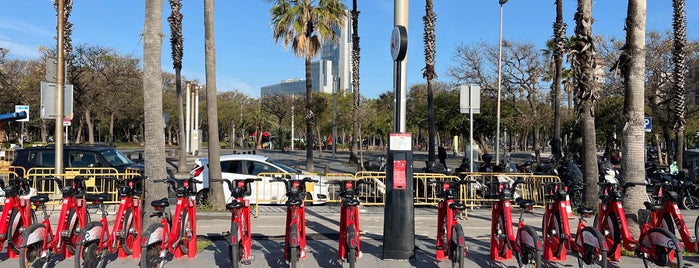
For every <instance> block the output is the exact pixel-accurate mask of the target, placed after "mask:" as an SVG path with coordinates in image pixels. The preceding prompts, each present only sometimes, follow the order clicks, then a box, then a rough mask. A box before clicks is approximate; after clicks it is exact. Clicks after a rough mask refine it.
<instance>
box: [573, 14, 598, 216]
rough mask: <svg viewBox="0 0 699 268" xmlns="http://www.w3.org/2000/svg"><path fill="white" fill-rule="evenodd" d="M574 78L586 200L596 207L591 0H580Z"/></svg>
mask: <svg viewBox="0 0 699 268" xmlns="http://www.w3.org/2000/svg"><path fill="white" fill-rule="evenodd" d="M575 22H576V26H575V35H576V38H577V39H576V40H577V42H576V43H575V48H574V49H575V50H576V53H577V54H576V55H575V60H574V62H573V66H574V69H575V81H576V82H577V90H576V97H577V99H578V100H579V101H580V105H579V107H578V116H579V118H580V120H581V121H582V135H583V173H584V177H585V182H586V183H587V186H585V201H586V202H587V204H588V205H589V206H593V207H594V206H597V203H599V198H598V197H597V194H598V192H599V186H598V185H597V182H598V176H599V174H598V172H597V170H598V168H597V138H596V136H595V133H596V132H595V114H594V109H595V102H596V100H597V95H598V92H597V81H595V69H596V63H595V44H594V39H593V36H592V22H593V19H592V0H578V10H577V13H576V14H575Z"/></svg>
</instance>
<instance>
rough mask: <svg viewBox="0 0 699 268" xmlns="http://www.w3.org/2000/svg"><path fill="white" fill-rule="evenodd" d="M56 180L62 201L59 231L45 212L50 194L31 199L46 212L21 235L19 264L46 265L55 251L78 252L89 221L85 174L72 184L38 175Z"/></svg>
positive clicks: (68, 254) (68, 255)
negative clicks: (52, 227)
mask: <svg viewBox="0 0 699 268" xmlns="http://www.w3.org/2000/svg"><path fill="white" fill-rule="evenodd" d="M37 180H48V181H53V182H55V183H56V184H57V185H58V187H59V188H60V189H61V193H62V194H63V201H62V205H61V212H60V216H59V217H58V225H57V227H56V232H55V233H54V232H53V231H52V229H51V220H50V215H49V213H48V212H47V211H46V204H45V203H46V202H47V201H49V199H50V198H49V196H48V195H36V196H32V197H30V198H29V201H31V202H32V203H34V205H35V206H36V207H40V208H41V210H42V211H43V213H44V220H43V221H41V222H39V223H34V224H32V225H30V226H29V227H28V228H27V229H26V230H25V231H24V233H23V234H22V240H23V241H22V244H21V246H20V250H19V267H20V268H26V267H36V266H43V267H47V266H48V264H49V262H50V261H51V256H52V255H53V254H59V255H62V256H63V257H65V258H70V256H72V255H73V254H75V249H76V245H77V244H78V240H79V239H80V232H81V230H82V229H83V228H84V227H85V225H86V224H87V222H89V221H90V216H89V214H87V204H86V203H85V199H84V197H85V196H84V194H85V190H84V189H85V180H86V178H85V177H82V176H79V177H75V178H74V179H73V180H72V183H71V185H69V186H66V187H63V180H61V179H59V178H55V177H47V178H39V179H37Z"/></svg>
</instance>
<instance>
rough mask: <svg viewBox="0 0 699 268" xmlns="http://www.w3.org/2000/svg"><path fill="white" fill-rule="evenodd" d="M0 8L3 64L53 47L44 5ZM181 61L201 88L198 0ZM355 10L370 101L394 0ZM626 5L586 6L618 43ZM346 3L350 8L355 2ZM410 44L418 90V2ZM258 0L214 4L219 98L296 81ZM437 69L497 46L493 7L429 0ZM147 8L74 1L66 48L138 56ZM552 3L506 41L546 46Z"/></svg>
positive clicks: (696, 17)
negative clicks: (463, 48)
mask: <svg viewBox="0 0 699 268" xmlns="http://www.w3.org/2000/svg"><path fill="white" fill-rule="evenodd" d="M5 2H6V3H5V4H4V5H3V9H2V11H0V47H3V48H7V49H9V50H10V54H9V57H10V58H33V57H38V52H37V49H36V48H37V47H39V46H55V45H56V41H55V39H54V36H55V25H56V17H55V11H54V9H53V4H52V1H51V0H24V1H5ZM182 2H183V10H182V13H183V15H184V22H183V25H184V26H183V31H184V33H183V34H184V38H185V44H184V58H183V70H182V73H183V75H185V76H186V77H187V78H189V79H198V80H200V81H204V80H205V79H204V78H205V76H204V42H203V39H204V31H203V29H204V26H203V21H204V19H203V1H202V0H198V1H192V0H183V1H182ZM358 2H359V3H358V5H359V9H360V11H361V15H360V22H359V35H360V38H361V41H360V46H361V67H360V75H361V78H360V79H361V80H360V83H361V85H360V91H361V93H362V95H364V96H367V97H369V98H376V97H377V96H378V95H380V94H381V93H383V92H386V91H388V90H391V89H392V85H393V83H392V72H393V71H392V68H393V67H392V66H393V65H392V59H391V55H390V51H389V37H390V33H391V30H392V28H393V4H394V1H392V0H369V1H366V0H364V1H363V0H359V1H358ZM563 2H564V14H565V15H564V16H565V20H566V23H567V24H568V35H571V34H572V32H573V27H574V22H573V15H574V12H575V8H576V3H577V1H574V0H564V1H563ZM626 3H627V1H623V0H597V1H595V2H594V5H593V16H594V18H595V23H594V24H593V31H594V32H595V34H601V35H605V36H615V37H618V38H623V37H624V31H623V27H624V25H623V24H624V19H625V17H626ZM345 4H346V5H348V7H350V8H351V5H352V1H350V0H347V1H345ZM409 5H410V6H409V8H410V10H409V18H410V21H409V25H408V34H409V45H408V56H407V61H408V72H407V77H408V86H410V85H413V84H417V83H422V82H424V79H423V78H422V71H421V70H422V68H423V67H424V54H423V41H422V34H423V26H422V16H423V15H424V1H410V4H409ZM270 7H271V4H269V3H268V2H267V1H263V0H227V1H226V0H224V1H221V0H219V1H216V11H215V23H216V24H215V29H216V52H217V65H218V66H217V80H218V81H217V87H218V90H219V91H224V90H233V89H237V90H239V91H240V92H243V93H245V94H247V95H249V96H251V97H258V96H259V95H260V90H259V89H260V87H262V86H265V85H270V84H276V83H278V82H280V81H281V80H285V79H290V78H303V77H304V66H303V61H302V60H301V59H299V58H296V57H294V56H293V54H292V53H291V52H290V51H288V50H287V49H285V48H283V47H282V45H281V44H275V43H274V40H273V39H272V32H271V27H270V23H269V21H270V17H269V9H270ZM434 7H435V12H436V13H437V29H436V34H437V64H436V68H437V72H438V75H439V78H438V79H439V80H442V81H450V80H451V77H449V76H448V75H447V73H446V70H447V69H448V68H449V67H450V66H452V65H453V64H454V63H453V61H452V58H453V57H454V52H455V49H456V47H458V46H460V45H463V44H473V43H477V42H480V41H486V42H491V43H496V42H497V40H498V19H499V4H498V1H497V0H436V1H434ZM144 9H145V4H144V1H136V0H122V1H104V0H82V1H81V0H76V1H74V5H73V12H72V15H71V17H70V21H71V22H72V23H73V24H74V26H73V43H74V45H77V44H83V43H85V44H90V45H100V46H103V47H108V48H114V49H116V50H117V51H119V52H120V53H123V54H131V55H133V56H135V57H137V58H142V57H141V55H142V50H143V43H142V42H141V40H140V37H139V35H140V34H141V32H142V31H143V22H144ZM686 10H687V22H688V38H689V39H693V40H694V39H697V38H699V34H698V33H699V31H698V30H697V28H696V27H697V26H699V1H695V0H688V1H687V3H686ZM169 14H170V8H169V5H168V2H167V1H165V4H164V10H163V15H164V18H163V31H164V33H165V34H166V35H167V37H166V39H165V40H164V46H163V70H164V71H169V72H174V71H173V70H172V60H171V57H170V47H169V26H168V25H167V16H169ZM554 17H555V7H554V0H510V1H509V2H508V3H507V4H505V7H504V19H503V36H504V39H506V40H513V41H520V42H525V41H526V42H533V43H534V44H536V45H537V46H539V47H541V48H543V47H544V45H545V42H546V40H547V39H549V38H550V36H551V35H552V30H551V25H552V23H553V20H554ZM671 20H672V4H671V1H670V0H665V1H659V0H648V18H647V24H648V25H647V28H648V30H657V31H666V30H670V29H671Z"/></svg>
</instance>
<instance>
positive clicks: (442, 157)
mask: <svg viewBox="0 0 699 268" xmlns="http://www.w3.org/2000/svg"><path fill="white" fill-rule="evenodd" d="M437 157H438V158H439V163H442V166H443V167H444V169H445V170H446V169H447V161H446V160H447V150H444V146H441V145H440V146H439V148H437Z"/></svg>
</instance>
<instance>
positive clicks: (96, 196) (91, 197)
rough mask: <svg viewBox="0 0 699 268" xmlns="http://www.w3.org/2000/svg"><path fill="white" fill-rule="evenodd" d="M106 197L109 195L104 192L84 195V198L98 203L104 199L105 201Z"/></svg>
mask: <svg viewBox="0 0 699 268" xmlns="http://www.w3.org/2000/svg"><path fill="white" fill-rule="evenodd" d="M107 199H109V197H108V196H107V195H105V194H90V195H86V196H85V200H87V201H88V202H95V201H97V202H99V203H104V201H106V200H107Z"/></svg>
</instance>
